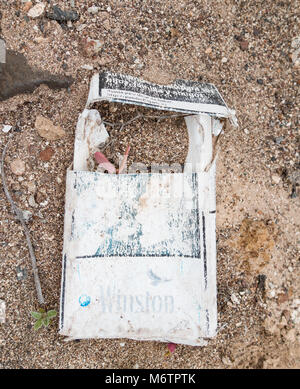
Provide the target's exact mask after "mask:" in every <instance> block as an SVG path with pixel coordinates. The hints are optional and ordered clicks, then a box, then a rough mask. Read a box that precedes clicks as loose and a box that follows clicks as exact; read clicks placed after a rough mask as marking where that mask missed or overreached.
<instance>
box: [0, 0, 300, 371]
mask: <svg viewBox="0 0 300 389" xmlns="http://www.w3.org/2000/svg"><path fill="white" fill-rule="evenodd" d="M43 3H44V4H45V6H46V7H45V15H44V16H41V17H39V18H38V19H31V18H29V17H27V12H28V11H27V12H25V11H24V10H23V4H22V3H20V2H19V1H16V2H1V6H0V8H1V9H0V14H1V17H0V23H1V27H0V34H1V36H2V37H3V38H4V39H5V41H6V45H7V47H8V48H9V49H10V50H14V51H17V52H19V53H22V54H23V55H24V56H25V57H26V59H27V61H28V65H29V66H30V67H32V68H34V69H39V70H40V71H44V72H49V73H51V74H57V75H59V74H63V73H66V76H70V77H72V78H73V80H74V82H73V84H72V85H70V86H69V88H68V89H61V90H52V89H49V88H48V87H47V86H45V85H41V86H39V87H38V88H37V89H35V90H34V91H33V92H32V93H31V94H26V95H25V94H23V95H19V96H14V97H12V98H10V99H9V100H6V101H1V103H0V123H1V124H5V125H11V126H13V127H14V128H18V132H16V131H13V132H12V131H10V132H9V133H4V132H3V131H0V142H1V143H0V144H1V149H3V147H4V145H5V144H6V142H7V139H8V136H9V135H10V134H11V133H13V137H14V140H13V141H12V142H11V144H10V146H9V148H8V150H7V157H6V161H5V166H6V176H7V185H8V187H9V189H10V192H11V194H12V196H13V198H14V201H15V202H16V204H17V205H18V206H19V208H20V209H22V210H28V211H30V212H32V214H33V216H32V219H31V221H29V222H28V223H27V225H28V228H29V229H30V232H31V236H32V240H33V244H34V247H35V253H36V257H37V263H38V267H39V273H40V278H41V283H42V288H43V292H44V294H45V298H46V301H47V308H48V309H56V310H59V293H60V281H61V253H62V242H63V215H64V193H65V174H66V169H67V168H68V167H69V166H70V164H71V162H72V158H73V145H74V133H75V128H76V122H77V118H78V115H79V113H80V112H81V111H82V110H83V109H84V106H85V103H86V99H87V93H88V88H89V80H90V77H91V74H93V73H92V71H91V70H89V68H86V69H85V68H82V66H84V65H86V64H88V65H90V66H93V69H94V71H95V72H97V71H105V70H110V71H113V72H119V73H124V74H130V75H133V76H137V77H141V78H144V79H146V80H148V81H152V82H156V83H162V84H167V83H170V82H172V81H174V80H175V79H177V78H178V79H190V80H193V81H202V82H211V83H213V84H215V85H216V86H217V88H218V89H219V91H220V93H221V94H222V96H224V99H225V101H226V102H227V104H228V106H229V107H232V108H234V109H236V111H237V116H238V120H239V125H240V126H239V128H238V129H235V128H232V127H230V126H227V128H226V130H225V131H224V134H223V135H222V137H221V139H220V146H219V155H218V163H217V238H218V274H217V282H218V322H219V328H220V330H219V333H218V335H217V336H216V337H215V338H214V339H212V340H210V341H209V342H208V345H207V346H206V347H200V348H195V347H189V346H182V345H179V346H177V348H176V350H175V351H174V352H173V353H172V355H169V356H166V352H167V347H166V344H163V343H158V342H137V341H131V340H126V343H125V345H123V343H124V342H125V341H122V340H118V339H116V340H113V339H111V340H92V339H90V340H82V341H80V342H64V339H63V338H62V337H60V336H59V335H58V330H57V328H58V319H57V318H55V319H54V320H53V323H52V324H51V325H50V326H49V327H48V328H43V329H41V330H39V331H37V332H35V331H34V330H33V324H34V323H33V320H32V318H31V315H30V312H31V311H35V310H37V309H38V304H37V301H36V293H35V289H34V283H33V275H32V271H31V266H30V258H29V254H28V250H27V246H26V243H25V239H24V235H23V231H22V228H21V225H20V224H19V223H17V222H16V220H15V218H14V215H13V214H12V212H11V209H10V206H9V204H8V202H7V201H6V199H5V196H4V194H3V192H2V194H1V195H0V205H1V206H0V212H1V219H0V221H1V223H0V255H1V261H0V273H1V283H0V302H1V307H2V308H1V309H2V311H1V312H3V307H5V319H3V313H2V316H1V317H0V321H1V320H2V321H5V322H4V323H1V324H0V365H1V366H2V367H4V368H155V367H156V368H174V369H175V368H226V369H231V368H278V367H279V368H299V367H300V364H299V360H300V355H299V346H298V342H299V325H300V305H299V301H300V296H299V281H298V280H299V259H298V257H299V251H298V245H299V241H300V236H299V232H298V231H299V217H298V215H299V180H298V178H297V177H299V166H300V165H299V141H300V137H299V116H298V111H299V85H300V74H299V63H300V60H299V51H298V49H299V41H300V40H299V39H300V38H299V37H300V31H299V23H297V16H298V15H297V8H298V7H299V1H298V0H297V1H296V3H295V1H290V0H283V1H276V2H274V1H271V0H266V1H265V2H263V3H262V4H260V6H259V7H258V6H257V3H255V2H246V1H243V2H238V1H234V0H230V1H226V2H220V1H206V0H204V1H203V2H201V3H199V1H193V0H186V1H184V0H182V1H170V0H165V1H156V2H150V1H149V0H144V1H137V0H133V1H128V0H122V1H121V0H118V1H114V2H111V1H99V2H97V4H96V5H97V7H99V11H98V12H97V13H90V12H89V11H88V9H89V8H90V7H94V6H95V2H93V1H91V0H88V1H85V2H81V1H74V4H73V5H72V4H71V2H70V1H67V0H56V1H55V4H56V6H57V7H59V8H60V9H61V10H62V11H72V15H73V16H72V18H71V19H70V20H69V21H68V23H67V21H65V20H59V23H58V22H57V21H56V20H53V19H49V17H47V15H48V16H49V14H50V15H51V14H54V11H53V6H52V4H49V3H48V2H46V1H43ZM297 6H298V7H297ZM41 22H43V28H42V29H41V28H40V27H39V26H40V25H41V24H40V23H41ZM12 27H13V28H12ZM36 27H38V28H36ZM91 40H98V41H99V42H101V46H100V47H98V48H97V50H98V49H99V50H98V51H96V52H87V51H86V50H85V49H86V47H85V46H84V44H85V42H90V41H91ZM87 56H88V57H87ZM87 58H88V59H87ZM224 58H226V59H227V61H225V60H224ZM222 59H223V61H222ZM0 81H1V75H0ZM123 108H125V107H123ZM99 110H100V112H101V113H102V114H103V116H105V115H106V116H105V117H106V119H109V120H108V121H110V120H112V119H113V120H117V119H119V117H117V116H118V115H119V116H120V115H121V109H120V110H119V109H118V111H117V112H115V113H114V112H111V111H110V110H109V107H108V106H105V105H102V107H99ZM101 110H102V111H101ZM129 114H134V112H127V111H125V112H124V113H123V115H124V118H125V117H128V115H129ZM38 116H42V117H43V118H47V119H48V120H50V121H51V123H52V124H53V126H55V127H57V128H58V127H60V128H61V129H62V130H63V131H64V133H65V134H64V136H63V137H62V138H60V139H56V140H49V139H45V138H41V137H40V136H39V134H38V133H37V130H36V129H35V122H36V118H37V117H38ZM180 120H183V119H180ZM160 124H162V126H160V127H158V126H157V127H156V123H153V122H152V121H150V120H149V121H145V122H142V123H139V125H137V124H136V127H130V126H128V128H127V127H126V128H124V135H122V136H120V134H119V133H118V131H117V128H108V130H109V132H110V136H111V137H113V138H114V139H115V144H114V147H111V148H110V149H109V147H108V149H107V150H106V151H105V152H106V153H107V156H108V157H109V158H111V159H112V160H114V159H115V158H116V155H117V154H118V153H121V154H123V153H124V150H125V148H126V146H127V143H129V142H130V145H131V146H132V147H131V150H130V154H129V156H130V157H131V158H133V157H134V158H138V159H144V160H145V161H147V163H148V162H149V163H150V162H151V161H153V160H157V161H172V158H173V157H174V155H175V154H176V155H177V157H176V158H177V159H176V161H178V162H180V163H181V162H182V161H184V158H185V155H186V152H187V147H188V145H187V134H186V130H185V127H184V126H183V125H182V123H181V122H179V119H178V123H177V122H176V121H174V122H173V121H170V122H168V121H166V122H165V123H160ZM244 129H247V131H245V130H244ZM279 137H283V139H282V140H281V141H280V143H279V144H278V142H276V141H274V139H278V138H279ZM170 139H172V141H173V142H174V144H172V145H170V143H169V142H170ZM47 147H49V148H50V149H51V150H53V151H54V153H53V154H52V155H51V158H50V159H49V161H44V160H43V157H42V158H41V155H42V156H43V155H44V154H41V152H43V150H45V149H46V148H47ZM145 150H146V151H145ZM175 151H176V152H175ZM177 153H178V154H177ZM50 154H51V152H50ZM16 159H21V160H22V161H23V162H24V163H25V165H26V170H25V171H24V172H23V173H22V175H21V176H16V175H15V174H13V172H12V171H11V170H10V164H11V163H12V162H13V161H14V160H16ZM46 159H47V155H46ZM272 176H276V177H280V180H279V179H277V178H276V181H278V183H277V184H276V183H275V182H274V181H273V180H272ZM18 177H19V178H21V180H19V179H18ZM29 183H34V184H35V188H36V190H35V192H34V193H32V190H33V188H32V187H31V189H30V184H29ZM28 184H29V186H28ZM31 186H32V185H31ZM291 193H292V196H291ZM245 226H246V227H247V226H248V227H249V228H248V227H247V228H246V227H245ZM254 227H255V228H254ZM253 228H254V229H253ZM251 245H254V246H253V247H254V248H255V249H254V250H252V251H251V247H252V246H251ZM17 266H20V268H21V269H26V271H27V278H26V279H24V280H22V281H18V280H17V278H16V267H17ZM291 270H292V271H291ZM258 277H259V278H258ZM263 279H264V280H265V281H264V287H261V286H260V287H258V280H260V283H261V282H262V281H261V280H263ZM260 285H261V284H260ZM283 295H284V298H282V297H280V296H283ZM233 296H234V297H233ZM278 296H279V299H278ZM236 301H239V304H237V303H236ZM283 316H284V317H285V320H282V317H283ZM121 343H122V345H121Z"/></svg>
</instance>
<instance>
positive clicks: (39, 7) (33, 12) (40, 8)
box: [27, 3, 45, 19]
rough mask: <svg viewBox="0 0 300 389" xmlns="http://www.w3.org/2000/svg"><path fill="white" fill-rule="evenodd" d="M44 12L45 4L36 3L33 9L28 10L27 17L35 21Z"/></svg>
mask: <svg viewBox="0 0 300 389" xmlns="http://www.w3.org/2000/svg"><path fill="white" fill-rule="evenodd" d="M44 11H45V4H43V3H37V4H36V5H35V6H34V7H32V8H30V10H29V11H28V13H27V15H28V16H29V17H30V18H32V19H36V18H39V17H40V16H42V15H43V13H44Z"/></svg>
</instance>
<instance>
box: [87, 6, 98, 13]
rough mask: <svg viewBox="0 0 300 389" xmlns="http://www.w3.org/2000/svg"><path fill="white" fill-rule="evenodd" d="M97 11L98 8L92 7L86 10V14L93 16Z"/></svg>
mask: <svg viewBox="0 0 300 389" xmlns="http://www.w3.org/2000/svg"><path fill="white" fill-rule="evenodd" d="M98 11H99V7H96V6H92V7H89V8H88V12H89V13H90V14H92V15H95V14H96V13H98Z"/></svg>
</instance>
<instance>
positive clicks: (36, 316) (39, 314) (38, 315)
mask: <svg viewBox="0 0 300 389" xmlns="http://www.w3.org/2000/svg"><path fill="white" fill-rule="evenodd" d="M30 313H31V315H32V316H33V317H34V318H35V319H36V320H39V319H40V318H41V317H42V314H41V312H30Z"/></svg>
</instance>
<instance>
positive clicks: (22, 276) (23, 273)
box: [16, 266, 27, 281]
mask: <svg viewBox="0 0 300 389" xmlns="http://www.w3.org/2000/svg"><path fill="white" fill-rule="evenodd" d="M16 271H17V279H18V281H23V280H26V278H27V270H26V269H21V267H20V266H17V268H16Z"/></svg>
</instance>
